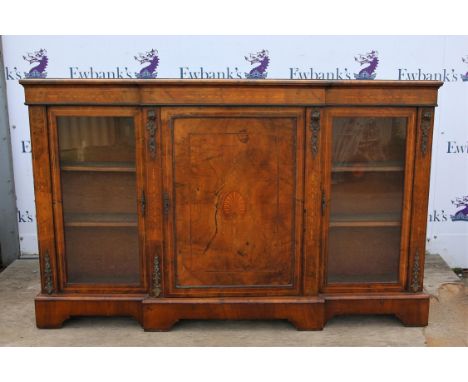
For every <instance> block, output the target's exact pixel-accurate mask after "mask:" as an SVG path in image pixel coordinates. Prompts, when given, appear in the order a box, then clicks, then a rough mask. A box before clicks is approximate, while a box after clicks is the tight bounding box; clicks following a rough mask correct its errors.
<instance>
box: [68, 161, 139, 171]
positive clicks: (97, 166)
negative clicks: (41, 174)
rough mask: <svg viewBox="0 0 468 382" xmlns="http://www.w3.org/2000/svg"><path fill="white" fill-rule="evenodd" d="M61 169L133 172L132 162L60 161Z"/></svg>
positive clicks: (133, 165)
mask: <svg viewBox="0 0 468 382" xmlns="http://www.w3.org/2000/svg"><path fill="white" fill-rule="evenodd" d="M60 168H61V170H62V171H97V172H135V163H134V162H62V164H61V167H60Z"/></svg>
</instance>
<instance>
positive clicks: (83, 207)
mask: <svg viewBox="0 0 468 382" xmlns="http://www.w3.org/2000/svg"><path fill="white" fill-rule="evenodd" d="M57 130H58V141H59V153H60V176H61V190H62V208H63V225H64V227H63V228H64V239H65V259H66V272H67V280H68V282H69V283H84V284H139V282H140V260H139V248H138V215H137V197H136V190H137V186H136V170H135V127H134V120H133V118H132V117H81V116H80V117H78V116H70V117H68V116H67V117H64V116H60V117H57Z"/></svg>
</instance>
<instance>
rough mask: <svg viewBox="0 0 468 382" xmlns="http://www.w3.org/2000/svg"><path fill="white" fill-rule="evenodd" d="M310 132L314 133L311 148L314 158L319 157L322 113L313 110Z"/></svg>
mask: <svg viewBox="0 0 468 382" xmlns="http://www.w3.org/2000/svg"><path fill="white" fill-rule="evenodd" d="M310 131H311V133H312V136H311V147H312V154H313V155H314V156H316V155H317V152H318V143H319V142H318V141H319V132H320V111H319V110H313V111H312V115H311V118H310Z"/></svg>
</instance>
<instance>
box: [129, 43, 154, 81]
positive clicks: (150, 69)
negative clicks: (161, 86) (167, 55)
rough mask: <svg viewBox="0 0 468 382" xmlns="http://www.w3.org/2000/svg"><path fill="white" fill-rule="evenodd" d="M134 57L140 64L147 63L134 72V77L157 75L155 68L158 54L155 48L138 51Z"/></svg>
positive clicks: (152, 76)
mask: <svg viewBox="0 0 468 382" xmlns="http://www.w3.org/2000/svg"><path fill="white" fill-rule="evenodd" d="M134 57H135V60H137V61H138V62H139V63H140V64H141V65H143V64H145V63H148V65H146V66H144V67H143V68H142V69H141V70H140V72H138V73H135V77H136V78H156V77H157V76H158V73H157V72H156V69H157V68H158V65H159V56H158V51H157V50H156V49H151V50H150V51H148V52H146V53H138V56H134Z"/></svg>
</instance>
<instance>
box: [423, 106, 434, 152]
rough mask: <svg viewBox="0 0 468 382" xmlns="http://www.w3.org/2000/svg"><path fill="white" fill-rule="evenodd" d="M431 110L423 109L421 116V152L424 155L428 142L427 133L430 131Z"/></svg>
mask: <svg viewBox="0 0 468 382" xmlns="http://www.w3.org/2000/svg"><path fill="white" fill-rule="evenodd" d="M431 121H432V112H431V111H429V110H425V111H423V113H422V118H421V152H422V155H423V156H424V155H426V152H427V145H428V142H429V133H430V131H431Z"/></svg>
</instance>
